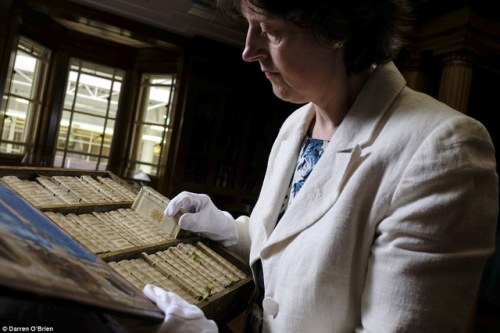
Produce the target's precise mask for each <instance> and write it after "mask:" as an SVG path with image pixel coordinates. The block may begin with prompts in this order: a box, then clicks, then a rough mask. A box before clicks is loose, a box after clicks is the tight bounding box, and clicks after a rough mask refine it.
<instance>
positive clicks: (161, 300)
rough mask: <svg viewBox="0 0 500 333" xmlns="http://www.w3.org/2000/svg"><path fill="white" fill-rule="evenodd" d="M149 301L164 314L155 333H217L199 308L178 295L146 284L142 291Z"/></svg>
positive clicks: (212, 322) (215, 327)
mask: <svg viewBox="0 0 500 333" xmlns="http://www.w3.org/2000/svg"><path fill="white" fill-rule="evenodd" d="M143 292H144V295H146V296H147V297H148V298H149V299H150V300H151V301H153V302H155V303H156V305H157V306H158V308H160V310H162V311H163V312H164V313H165V319H164V320H163V323H162V324H161V326H160V328H159V330H158V332H157V333H217V332H218V331H219V330H218V328H217V325H216V324H215V322H214V321H213V320H209V319H207V318H206V317H205V315H204V314H203V311H201V309H200V308H198V307H197V306H196V305H193V304H190V303H188V302H187V301H185V300H184V299H182V298H181V297H180V296H179V295H177V294H175V293H172V292H169V291H166V290H164V289H162V288H159V287H156V286H154V285H152V284H146V285H145V286H144V289H143Z"/></svg>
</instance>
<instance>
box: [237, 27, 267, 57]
mask: <svg viewBox="0 0 500 333" xmlns="http://www.w3.org/2000/svg"><path fill="white" fill-rule="evenodd" d="M265 55H266V49H265V47H264V45H263V41H262V38H261V36H260V35H259V34H257V33H256V32H254V31H252V29H248V32H247V38H246V41H245V48H244V50H243V53H242V55H241V57H242V58H243V60H244V61H246V62H252V61H258V60H260V59H262V58H263V57H265Z"/></svg>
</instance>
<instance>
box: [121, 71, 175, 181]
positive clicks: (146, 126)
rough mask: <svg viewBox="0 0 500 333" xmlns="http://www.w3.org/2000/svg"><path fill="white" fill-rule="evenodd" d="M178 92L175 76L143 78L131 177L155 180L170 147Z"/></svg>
mask: <svg viewBox="0 0 500 333" xmlns="http://www.w3.org/2000/svg"><path fill="white" fill-rule="evenodd" d="M174 91H175V75H174V74H144V75H143V76H142V83H141V91H140V96H141V98H140V100H141V102H140V104H139V106H138V109H137V114H138V117H137V119H139V121H138V122H137V123H136V124H135V135H134V138H135V139H134V140H135V141H134V143H133V144H134V151H133V152H134V154H133V156H131V158H130V163H129V166H128V168H129V171H128V172H129V173H131V174H133V175H136V174H137V175H140V174H142V173H144V174H147V175H150V176H155V175H156V174H157V173H158V168H159V166H160V163H161V162H162V160H163V163H164V162H165V161H164V160H165V158H162V156H165V157H166V156H167V153H168V147H169V144H170V135H168V134H169V130H170V129H169V126H170V118H171V116H170V112H171V109H172V101H173V100H174V97H173V94H174Z"/></svg>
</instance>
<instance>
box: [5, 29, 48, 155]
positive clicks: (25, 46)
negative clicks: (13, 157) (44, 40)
mask: <svg viewBox="0 0 500 333" xmlns="http://www.w3.org/2000/svg"><path fill="white" fill-rule="evenodd" d="M14 56H15V58H14V59H13V60H14V68H13V70H12V72H11V73H9V75H8V77H7V82H6V83H7V84H6V87H7V91H6V93H5V94H4V96H3V98H2V100H3V102H2V110H0V116H2V117H3V126H2V127H1V128H0V134H1V140H2V141H8V142H7V143H6V144H5V145H2V147H3V148H2V151H3V152H6V153H10V152H12V153H16V154H17V153H24V152H25V150H26V149H27V148H29V147H30V146H32V145H33V144H34V140H35V137H34V133H35V132H36V124H37V121H36V119H37V118H38V117H39V113H40V107H41V98H42V95H43V89H44V86H45V84H44V83H45V79H46V73H47V68H48V63H49V60H50V52H49V51H48V50H47V49H45V48H43V47H41V46H39V45H38V44H36V43H34V42H32V41H30V40H28V39H26V38H24V37H21V38H20V40H19V44H18V45H17V50H16V52H15V54H14ZM0 124H1V122H0ZM0 126H1V125H0ZM13 142H16V143H18V144H16V145H12V144H11V143H13ZM23 147H24V148H23ZM28 151H29V150H28Z"/></svg>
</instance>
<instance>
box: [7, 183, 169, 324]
mask: <svg viewBox="0 0 500 333" xmlns="http://www.w3.org/2000/svg"><path fill="white" fill-rule="evenodd" d="M0 285H1V286H2V287H6V288H11V289H14V290H21V291H25V292H33V293H35V294H37V295H42V296H46V297H53V298H56V299H65V300H69V301H74V302H79V303H83V304H87V305H91V306H97V307H100V308H103V309H107V310H112V311H117V312H120V313H127V314H133V315H138V316H144V317H149V318H158V319H161V318H163V313H162V312H161V311H160V310H159V309H158V308H157V307H156V305H155V304H153V303H152V302H151V301H150V300H149V299H147V298H146V297H145V296H144V295H143V293H142V291H141V290H138V289H137V288H136V287H134V286H133V285H132V284H130V283H129V282H128V281H127V280H125V279H124V278H123V277H122V276H121V275H119V274H118V273H116V272H115V271H114V270H113V269H112V268H111V267H109V266H108V265H107V264H106V263H105V262H104V261H102V260H101V259H99V258H97V257H96V256H95V255H94V254H92V253H91V252H89V251H88V250H86V249H85V248H84V247H82V246H81V245H80V244H79V243H77V242H76V241H75V240H73V239H72V238H71V237H70V236H68V234H66V233H65V232H63V231H62V230H61V229H59V228H58V227H57V226H56V225H54V224H53V223H52V222H51V221H50V219H48V218H47V217H46V216H45V215H44V214H43V213H41V212H40V211H38V210H37V209H35V208H34V207H33V206H31V205H30V204H29V203H27V202H26V201H25V200H24V199H22V198H21V197H20V196H18V195H17V194H16V193H15V192H13V191H12V190H11V189H9V188H8V187H7V186H5V185H4V184H1V183H0Z"/></svg>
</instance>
